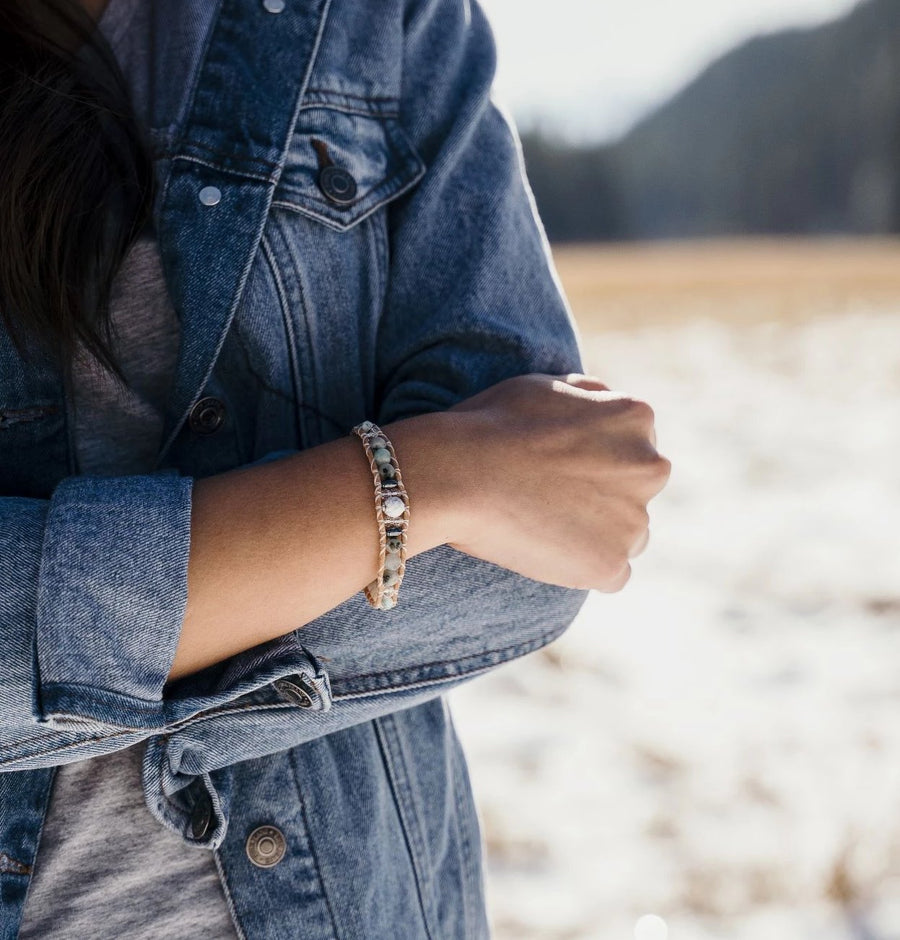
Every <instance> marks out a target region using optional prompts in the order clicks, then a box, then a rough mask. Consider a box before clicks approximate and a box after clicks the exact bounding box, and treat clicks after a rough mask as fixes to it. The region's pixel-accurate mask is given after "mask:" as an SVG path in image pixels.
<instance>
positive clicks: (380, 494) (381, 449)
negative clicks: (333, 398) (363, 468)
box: [351, 421, 409, 610]
mask: <svg viewBox="0 0 900 940" xmlns="http://www.w3.org/2000/svg"><path fill="white" fill-rule="evenodd" d="M351 433H353V434H356V435H357V436H358V437H359V439H360V440H361V441H362V443H363V447H364V448H365V450H366V456H367V457H368V458H369V466H370V467H371V468H372V477H373V479H374V481H375V519H376V521H377V522H378V543H379V547H378V575H377V577H376V578H375V580H374V581H372V582H371V583H370V584H367V585H366V587H365V592H366V598H367V599H368V601H369V603H370V604H371V605H372V606H373V607H377V608H379V609H380V610H390V609H391V608H392V607H396V605H397V595H398V594H399V593H400V582H401V581H402V580H403V574H404V572H405V571H406V532H407V529H408V528H409V497H408V496H407V495H406V487H404V485H403V478H402V476H401V474H400V467H399V465H398V464H397V456H396V454H395V453H394V446H393V444H391V442H390V441H389V440H388V437H387V435H386V434H385V433H384V431H382V430H381V428H379V427H378V425H377V424H374V423H373V422H371V421H363V423H362V424H358V425H356V427H355V428H353V431H352V432H351Z"/></svg>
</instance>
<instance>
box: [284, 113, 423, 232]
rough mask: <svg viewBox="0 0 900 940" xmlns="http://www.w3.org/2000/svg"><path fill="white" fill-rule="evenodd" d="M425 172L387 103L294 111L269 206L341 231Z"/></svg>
mask: <svg viewBox="0 0 900 940" xmlns="http://www.w3.org/2000/svg"><path fill="white" fill-rule="evenodd" d="M424 173H425V165H424V163H423V162H422V159H421V158H420V157H419V155H418V153H417V152H416V150H415V148H414V147H413V145H412V143H411V141H410V140H409V138H408V137H407V136H406V133H405V132H404V130H403V128H402V127H401V126H400V122H399V120H398V117H397V115H396V112H394V111H392V110H391V105H390V104H385V103H380V102H379V103H376V102H367V101H363V100H361V99H360V100H359V101H358V102H357V106H354V105H353V104H352V103H345V104H344V105H343V106H341V107H336V106H334V105H333V104H328V105H325V104H317V103H313V104H309V105H306V106H305V107H303V108H302V109H301V111H300V114H299V117H298V120H297V124H296V126H295V128H294V134H293V137H292V139H291V145H290V149H289V152H288V156H287V162H286V164H285V168H284V171H283V173H282V176H281V179H280V181H279V185H278V187H277V189H276V191H275V195H274V200H273V206H274V207H278V208H282V209H291V210H294V211H296V212H301V213H303V214H304V215H307V216H309V217H310V218H313V219H316V220H317V221H319V222H322V223H323V224H324V225H327V226H328V227H329V228H332V229H335V230H336V231H339V232H345V231H347V230H348V229H350V228H352V227H353V226H354V225H356V224H357V223H358V222H360V221H361V220H362V219H364V218H366V216H368V215H370V214H371V213H372V212H374V211H375V210H376V209H378V208H380V207H381V206H383V205H384V204H385V203H387V202H389V201H390V200H391V199H394V198H396V197H397V196H399V195H401V194H402V193H405V192H406V191H407V190H408V189H410V188H411V187H412V186H413V185H415V183H416V182H418V180H419V179H420V178H421V177H422V175H423V174H424Z"/></svg>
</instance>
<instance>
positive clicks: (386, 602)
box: [381, 594, 397, 610]
mask: <svg viewBox="0 0 900 940" xmlns="http://www.w3.org/2000/svg"><path fill="white" fill-rule="evenodd" d="M396 606H397V602H396V601H395V600H394V599H393V598H392V597H389V596H388V595H387V594H385V595H384V597H382V598H381V609H382V610H390V609H391V608H392V607H396Z"/></svg>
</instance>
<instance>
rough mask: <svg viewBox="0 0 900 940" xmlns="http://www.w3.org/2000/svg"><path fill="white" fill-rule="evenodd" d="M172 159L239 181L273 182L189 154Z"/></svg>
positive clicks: (272, 180) (181, 154)
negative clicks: (236, 177)
mask: <svg viewBox="0 0 900 940" xmlns="http://www.w3.org/2000/svg"><path fill="white" fill-rule="evenodd" d="M172 159H173V160H183V161H184V162H185V163H196V164H197V165H198V166H206V167H209V168H210V169H211V170H215V171H216V172H217V173H224V174H228V175H229V176H238V177H240V178H241V179H252V180H256V181H257V182H259V183H265V184H266V185H271V184H272V183H274V182H275V181H274V179H273V178H272V177H271V176H266V175H265V174H264V173H255V172H253V171H252V170H236V169H234V168H232V167H227V166H223V165H222V164H221V163H213V162H212V161H211V160H204V159H203V158H202V157H195V156H192V155H190V154H185V153H179V154H177V155H176V156H175V157H173V158H172Z"/></svg>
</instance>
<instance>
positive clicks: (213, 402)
mask: <svg viewBox="0 0 900 940" xmlns="http://www.w3.org/2000/svg"><path fill="white" fill-rule="evenodd" d="M224 420H225V405H224V404H223V403H222V402H221V401H219V399H218V398H211V397H210V398H201V399H200V401H198V402H197V404H196V405H194V407H193V408H191V413H190V415H189V416H188V423H189V424H190V426H191V430H192V431H196V432H197V433H198V434H212V433H213V432H214V431H218V430H219V428H220V427H221V426H222V422H223V421H224Z"/></svg>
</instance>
